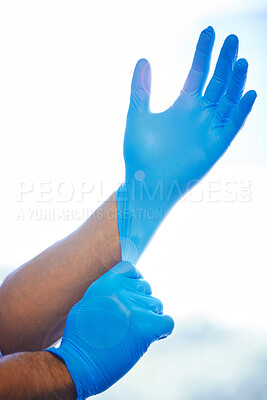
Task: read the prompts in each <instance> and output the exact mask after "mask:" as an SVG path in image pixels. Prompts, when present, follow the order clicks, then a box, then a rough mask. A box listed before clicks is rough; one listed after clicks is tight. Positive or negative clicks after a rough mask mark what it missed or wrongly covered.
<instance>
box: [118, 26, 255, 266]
mask: <svg viewBox="0 0 267 400" xmlns="http://www.w3.org/2000/svg"><path fill="white" fill-rule="evenodd" d="M214 37H215V34H214V30H213V28H212V27H208V28H207V29H205V30H204V31H203V32H202V33H201V35H200V38H199V41H198V43H197V48H196V52H195V56H194V59H193V64H192V67H191V70H190V72H189V75H188V78H187V80H186V83H185V85H184V88H183V90H182V92H181V94H180V96H179V97H178V99H177V100H176V101H175V102H174V104H173V105H172V106H171V107H170V108H169V109H168V110H166V111H164V112H162V113H151V111H150V109H149V97H150V87H151V70H150V65H149V63H148V61H147V60H145V59H141V60H140V61H139V62H138V63H137V65H136V67H135V71H134V75H133V80H132V86H131V98H130V107H129V111H128V115H127V124H126V131H125V139H124V159H125V167H126V177H125V184H123V185H122V186H121V187H120V188H119V189H118V191H117V205H118V223H119V232H120V238H121V252H122V259H123V260H128V261H131V262H133V263H136V261H137V260H138V258H139V257H140V255H141V254H142V252H143V250H144V249H145V247H146V245H147V243H148V242H149V240H150V238H151V236H152V235H153V233H154V232H155V230H156V229H157V227H158V225H159V224H160V222H161V221H162V220H163V218H164V217H165V216H166V214H167V213H168V211H169V210H170V209H171V207H172V206H173V205H174V204H175V203H176V202H177V200H178V199H179V198H180V197H181V196H182V195H184V194H185V193H186V192H187V191H188V190H189V189H191V188H192V187H193V186H194V185H195V184H196V183H197V182H198V181H199V180H200V179H201V178H202V177H203V176H204V175H205V174H206V173H207V172H208V171H209V169H210V168H211V167H212V166H213V165H214V163H215V162H216V161H217V160H218V159H219V158H220V157H221V156H222V154H223V153H224V152H225V151H226V149H227V148H228V146H229V145H230V143H231V141H232V140H233V138H234V137H235V135H236V134H237V132H238V131H239V130H240V129H241V127H242V125H243V123H244V121H245V119H246V117H247V115H248V113H249V112H250V110H251V108H252V105H253V103H254V101H255V98H256V92H255V91H253V90H251V91H249V92H247V93H246V94H245V95H244V97H242V92H243V89H244V85H245V80H246V74H247V67H248V63H247V61H246V60H245V59H240V60H238V61H236V58H237V51H238V38H237V37H236V36H235V35H230V36H228V37H227V38H226V40H225V42H224V44H223V47H222V49H221V52H220V56H219V59H218V62H217V65H216V68H215V72H214V75H213V77H212V78H211V81H210V82H209V84H208V86H207V88H206V90H205V93H204V95H202V91H203V87H204V84H205V81H206V78H207V75H208V71H209V65H210V58H211V52H212V48H213V43H214Z"/></svg>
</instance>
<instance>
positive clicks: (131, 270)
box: [110, 261, 142, 279]
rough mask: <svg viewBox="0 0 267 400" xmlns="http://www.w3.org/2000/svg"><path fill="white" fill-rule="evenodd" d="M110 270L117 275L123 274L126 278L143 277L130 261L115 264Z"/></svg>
mask: <svg viewBox="0 0 267 400" xmlns="http://www.w3.org/2000/svg"><path fill="white" fill-rule="evenodd" d="M110 272H111V273H113V274H116V275H122V276H124V277H126V278H132V279H139V278H142V274H141V272H140V271H139V270H138V269H137V268H136V267H135V266H134V265H133V264H132V263H130V262H129V261H121V262H120V263H119V264H117V265H115V267H113V268H112V269H111V270H110Z"/></svg>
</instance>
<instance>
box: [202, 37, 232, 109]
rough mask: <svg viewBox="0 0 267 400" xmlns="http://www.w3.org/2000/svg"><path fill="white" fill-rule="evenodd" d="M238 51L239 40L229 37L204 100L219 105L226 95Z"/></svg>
mask: <svg viewBox="0 0 267 400" xmlns="http://www.w3.org/2000/svg"><path fill="white" fill-rule="evenodd" d="M237 51H238V38H237V36H236V35H229V36H228V37H227V38H226V39H225V41H224V44H223V46H222V49H221V52H220V55H219V58H218V61H217V64H216V67H215V71H214V74H213V77H212V78H211V80H210V83H209V84H208V86H207V89H206V91H205V95H204V98H205V99H206V100H208V101H210V102H212V103H218V102H219V101H220V99H221V98H222V96H223V95H224V93H225V90H226V88H227V85H228V81H229V79H230V76H231V73H232V69H233V63H234V62H235V60H236V57H237Z"/></svg>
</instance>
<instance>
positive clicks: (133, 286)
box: [47, 262, 174, 400]
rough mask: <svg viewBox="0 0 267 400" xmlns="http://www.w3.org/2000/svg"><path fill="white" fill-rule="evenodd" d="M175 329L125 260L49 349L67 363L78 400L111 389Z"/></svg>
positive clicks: (73, 315) (83, 303) (91, 290)
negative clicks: (150, 349)
mask: <svg viewBox="0 0 267 400" xmlns="http://www.w3.org/2000/svg"><path fill="white" fill-rule="evenodd" d="M173 327H174V322H173V320H172V318H171V317H169V316H166V315H162V303H161V302H160V300H158V299H156V298H154V297H152V296H151V288H150V285H149V284H148V282H146V281H145V280H144V279H143V278H142V276H141V274H140V273H139V271H138V270H137V269H136V268H135V267H134V266H133V265H132V264H130V263H128V262H121V263H119V264H118V265H117V266H115V267H114V268H113V269H111V270H110V271H109V272H107V273H106V274H105V275H103V276H102V277H101V278H99V279H98V280H97V281H95V282H94V283H93V284H92V285H91V286H90V287H89V289H88V290H87V292H86V293H85V295H84V297H83V298H82V300H81V301H80V302H79V303H77V304H76V305H75V306H74V307H73V308H72V310H71V311H70V313H69V315H68V318H67V322H66V325H65V330H64V334H63V338H62V342H61V345H60V347H59V348H58V349H56V348H51V349H48V350H47V351H50V352H52V353H54V354H57V355H58V356H59V357H61V358H62V359H63V360H64V361H65V363H66V366H67V368H68V370H69V372H70V374H71V376H72V378H73V381H74V384H75V387H76V390H77V395H78V397H77V399H79V400H80V399H85V398H87V397H89V396H92V395H95V394H98V393H101V392H103V391H104V390H106V389H107V388H109V387H110V386H111V385H113V384H114V383H115V382H116V381H117V380H118V379H120V378H121V377H122V376H123V375H125V374H126V372H128V371H129V370H130V369H131V368H132V367H133V365H134V364H135V363H136V362H137V361H138V360H139V358H140V357H141V356H142V355H143V354H144V353H145V352H146V351H147V349H148V347H149V346H150V344H151V343H152V342H154V341H155V340H159V339H162V338H164V337H166V336H168V335H170V334H171V332H172V330H173Z"/></svg>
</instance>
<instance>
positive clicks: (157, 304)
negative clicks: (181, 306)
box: [131, 293, 163, 315]
mask: <svg viewBox="0 0 267 400" xmlns="http://www.w3.org/2000/svg"><path fill="white" fill-rule="evenodd" d="M131 300H132V301H133V302H135V303H137V304H138V305H140V306H141V307H144V308H146V309H148V310H151V311H153V312H154V313H156V314H160V315H161V314H162V313H163V304H162V302H161V301H160V300H159V299H157V298H156V297H152V296H150V295H147V294H142V295H141V294H139V293H138V294H135V295H134V296H131Z"/></svg>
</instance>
